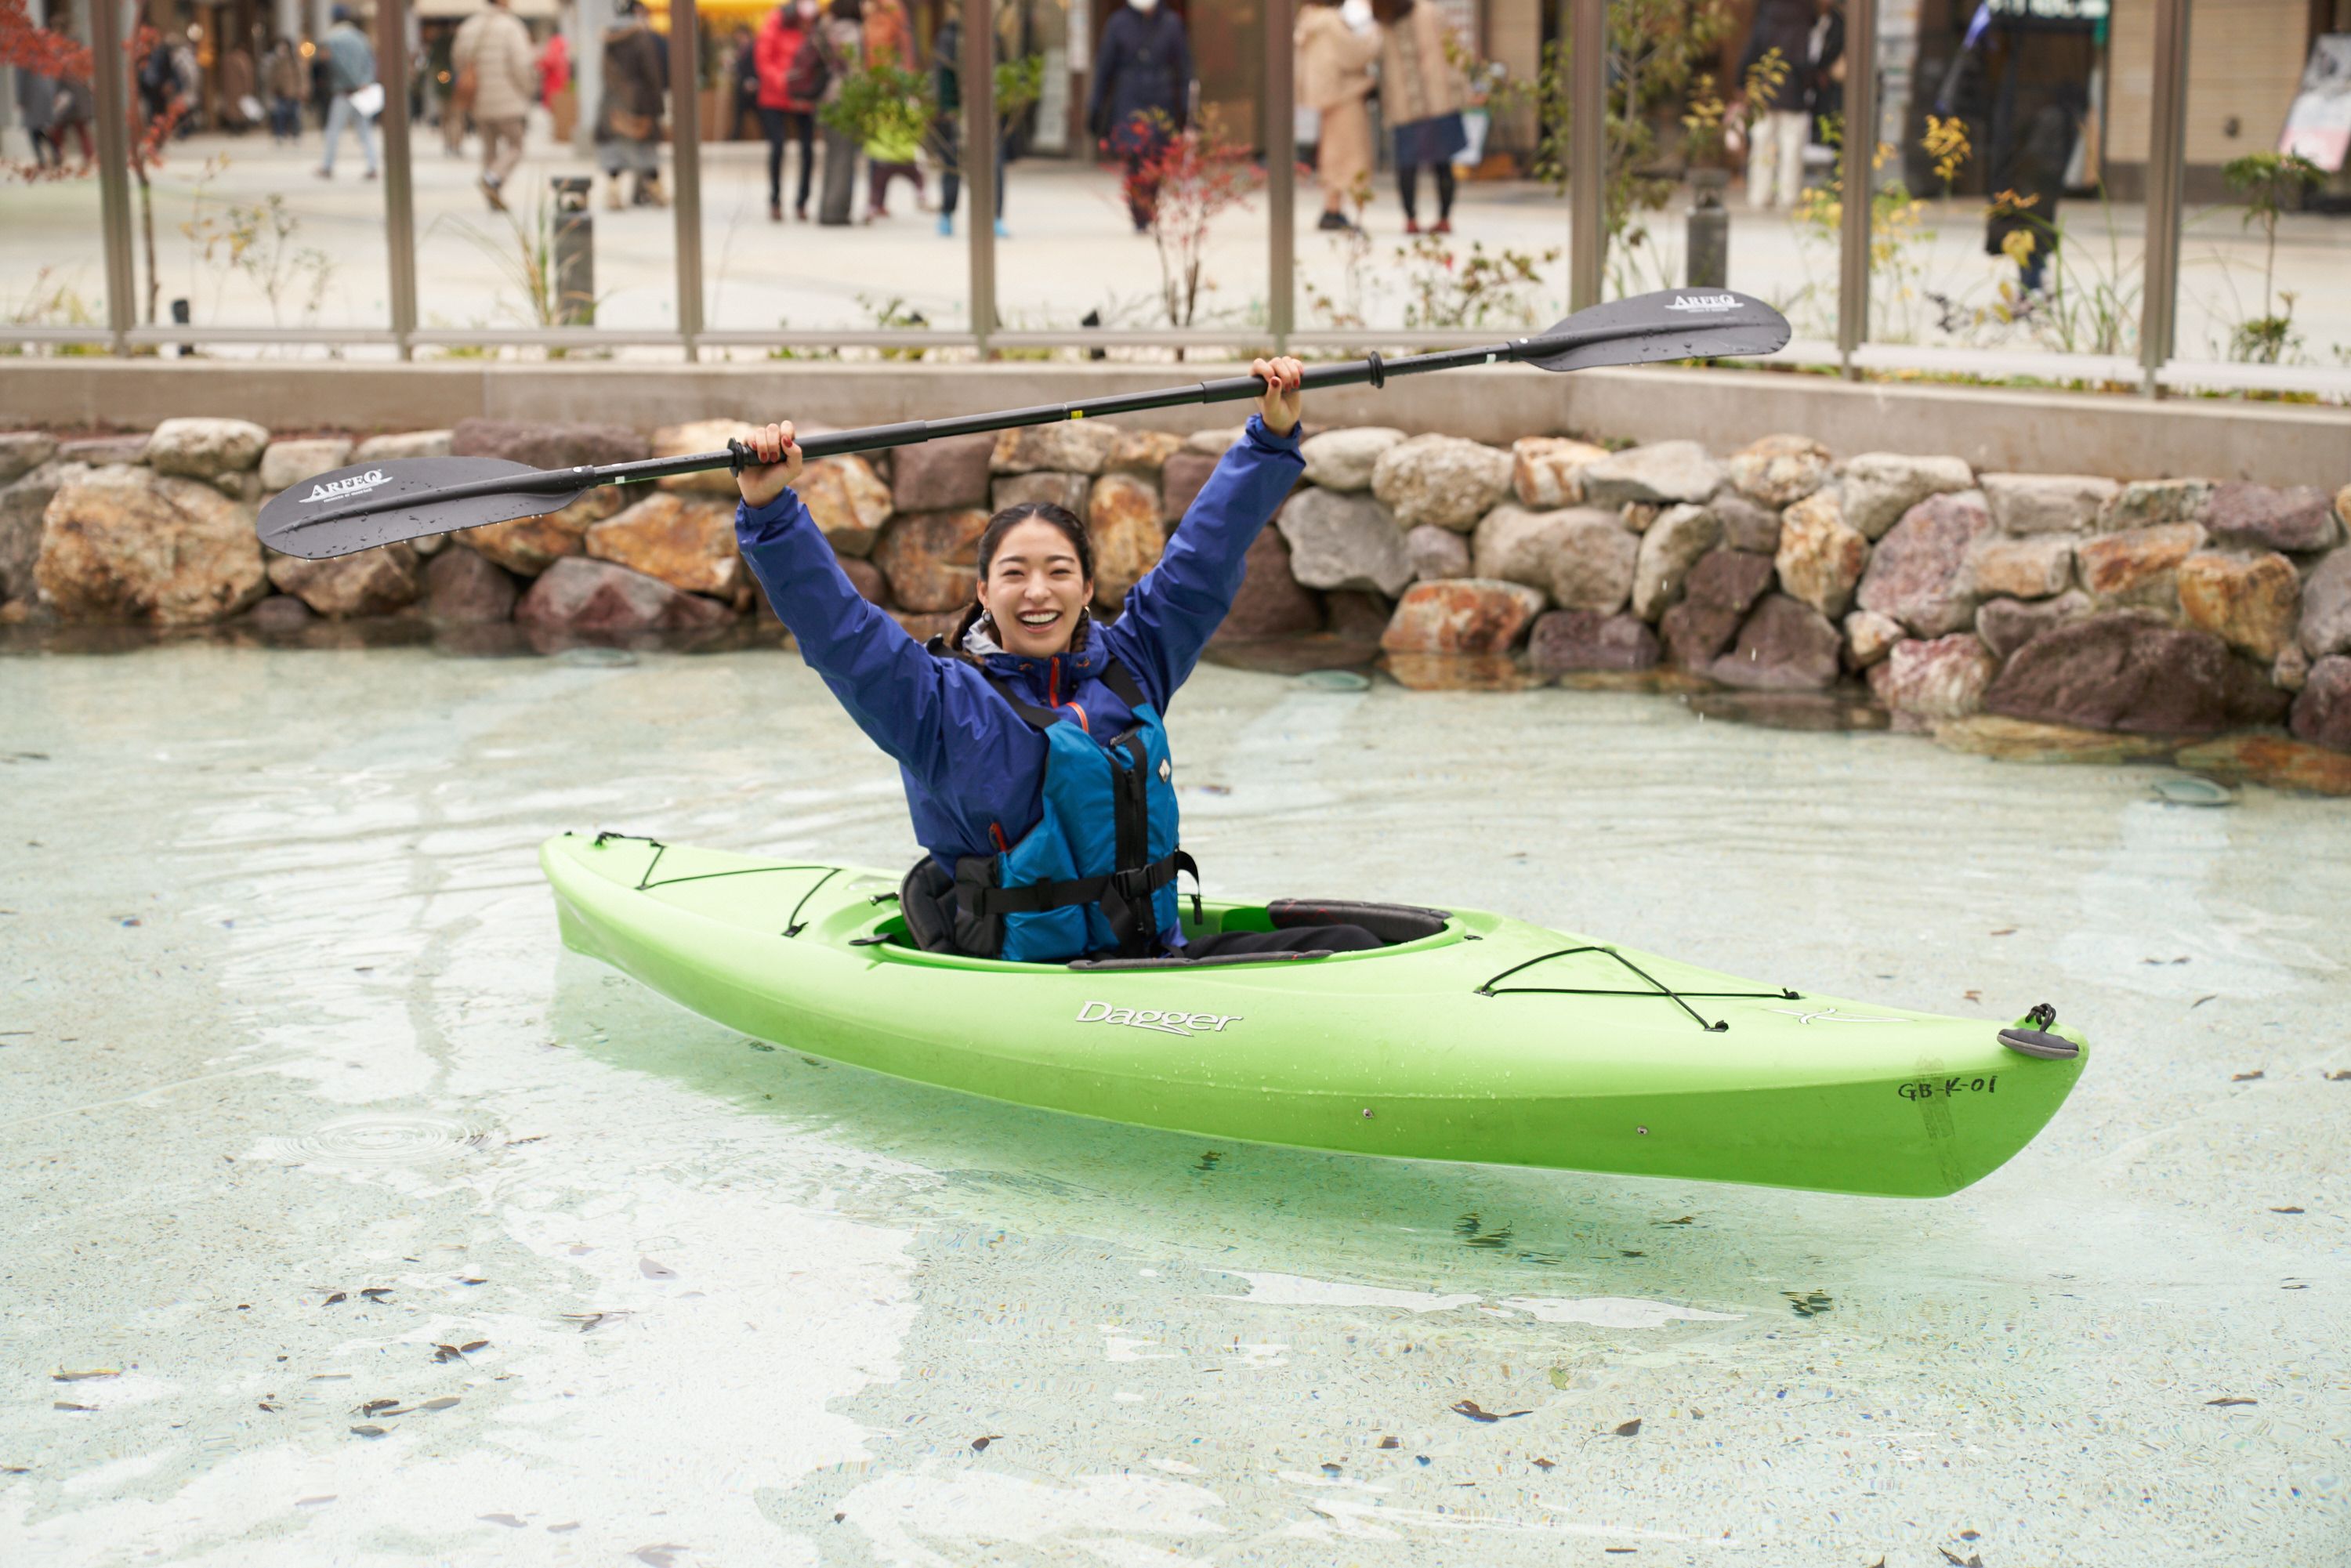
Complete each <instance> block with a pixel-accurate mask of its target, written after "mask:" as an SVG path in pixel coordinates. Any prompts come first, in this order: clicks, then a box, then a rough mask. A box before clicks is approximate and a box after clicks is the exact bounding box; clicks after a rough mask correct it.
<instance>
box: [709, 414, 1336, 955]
mask: <svg viewBox="0 0 2351 1568" xmlns="http://www.w3.org/2000/svg"><path fill="white" fill-rule="evenodd" d="M1305 466H1306V465H1305V462H1304V460H1303V459H1302V458H1301V457H1300V456H1299V455H1298V435H1297V432H1296V431H1295V430H1293V431H1291V433H1290V434H1289V435H1288V436H1277V435H1275V434H1273V433H1272V432H1271V431H1270V430H1268V429H1266V427H1265V424H1264V422H1263V421H1261V420H1260V419H1259V418H1258V417H1257V416H1255V415H1254V414H1252V415H1251V416H1250V418H1249V429H1248V433H1247V434H1245V435H1244V436H1243V437H1242V439H1241V440H1240V441H1239V442H1238V443H1236V444H1234V446H1233V448H1232V450H1231V451H1229V452H1228V453H1227V454H1226V455H1225V457H1224V460H1223V461H1222V462H1221V463H1219V464H1217V470H1216V472H1215V473H1214V474H1212V475H1211V476H1209V478H1208V482H1207V485H1205V486H1202V487H1201V490H1200V494H1199V497H1198V498H1197V499H1196V500H1195V501H1194V502H1193V503H1192V506H1191V509H1190V510H1189V511H1187V512H1186V513H1185V514H1184V517H1183V521H1182V522H1181V524H1180V525H1179V526H1178V527H1177V528H1175V532H1174V533H1173V534H1171V535H1170V536H1169V538H1168V541H1167V548H1166V550H1165V553H1164V554H1162V555H1161V557H1160V558H1159V563H1158V564H1157V565H1156V566H1155V567H1153V568H1152V569H1151V570H1150V571H1149V572H1147V573H1146V574H1144V578H1143V580H1142V581H1140V582H1138V583H1136V584H1135V585H1134V588H1133V589H1131V590H1129V591H1128V592H1127V596H1126V601H1125V603H1124V605H1123V606H1122V608H1121V611H1120V614H1119V618H1118V620H1117V621H1116V622H1114V623H1113V624H1110V625H1103V624H1102V623H1100V622H1095V623H1093V625H1092V628H1091V630H1090V632H1089V634H1088V636H1087V640H1086V645H1085V646H1084V647H1082V648H1079V649H1074V650H1072V651H1071V652H1069V653H1057V654H1055V655H1053V656H1052V657H1050V658H1046V659H1035V658H1029V657H1026V656H1024V655H1020V654H1015V653H990V654H987V655H986V656H985V659H984V661H983V663H982V664H978V665H975V664H970V663H968V662H967V661H965V660H962V659H942V658H940V657H938V656H937V655H936V654H934V653H929V652H927V651H926V650H925V648H924V647H923V645H922V644H921V643H917V642H915V641H914V638H913V637H911V636H909V635H908V634H907V633H906V632H905V631H904V628H902V627H900V626H899V625H898V623H897V622H894V621H893V620H892V619H891V618H890V617H889V616H888V615H887V614H886V613H884V612H883V611H881V610H879V609H877V608H876V607H875V606H874V605H873V604H872V601H869V600H867V599H866V598H865V597H864V595H862V594H861V593H859V592H858V591H857V587H856V585H855V584H854V583H852V582H851V581H850V580H849V578H848V576H847V574H846V573H844V572H843V571H842V570H841V564H840V562H839V561H838V560H837V559H835V558H834V556H833V552H832V546H831V543H829V542H828V541H827V540H826V538H825V537H824V535H823V533H822V531H821V530H820V529H819V528H817V526H816V524H815V522H814V520H813V519H811V518H810V517H809V515H808V508H807V507H805V506H803V505H802V504H801V502H800V499H799V497H798V496H797V495H795V494H794V493H793V492H791V491H790V490H789V489H788V490H786V491H784V492H783V493H782V494H781V495H779V496H778V497H776V498H775V499H774V500H773V501H771V502H769V503H768V505H767V506H765V507H758V508H757V509H754V508H752V507H749V506H747V505H743V504H740V503H738V504H737V507H736V511H735V536H736V539H737V543H739V544H740V546H741V547H742V551H743V559H744V560H745V561H746V562H747V564H748V565H749V566H750V568H751V572H752V575H753V576H755V577H757V578H758V580H759V586H760V587H761V588H762V589H763V590H764V591H766V593H767V595H768V603H769V604H770V605H772V606H774V608H775V612H776V614H777V616H778V618H779V619H781V620H782V622H783V623H784V624H785V625H786V626H787V627H789V629H790V631H791V633H792V636H793V637H794V639H795V640H797V641H798V643H799V647H800V653H801V656H802V657H803V658H804V659H806V660H807V661H808V664H809V665H810V668H812V669H814V670H815V671H816V672H817V674H819V675H820V676H821V677H822V678H823V680H824V683H825V685H828V686H830V687H831V688H832V693H833V695H835V696H837V697H838V698H840V699H841V706H843V707H845V708H847V709H848V710H849V716H850V717H852V719H854V720H856V721H857V726H858V727H859V728H861V729H862V730H863V731H864V732H865V733H866V734H867V735H868V736H869V737H872V740H873V743H874V744H875V745H877V746H879V747H881V748H882V749H883V750H884V751H886V752H888V753H889V754H890V755H891V756H892V757H893V758H896V759H897V762H898V766H899V769H900V771H901V773H902V774H903V776H904V779H905V785H906V805H907V809H908V810H909V811H910V812H911V814H912V815H913V818H914V837H915V839H916V841H919V842H920V843H921V844H922V846H923V847H924V848H925V850H927V851H929V852H930V853H931V854H932V856H933V857H934V858H935V859H936V860H937V862H939V865H940V867H941V868H942V869H943V870H944V871H946V873H947V874H948V875H949V876H953V875H954V874H955V869H956V861H957V860H958V859H960V858H962V857H964V856H967V855H994V854H1000V853H1002V852H1004V851H1006V850H1008V849H1009V848H1011V847H1012V846H1013V845H1016V844H1018V843H1019V842H1020V841H1021V840H1022V839H1023V838H1024V837H1025V836H1026V835H1027V834H1028V832H1029V830H1030V829H1031V828H1033V827H1035V826H1036V825H1037V823H1038V822H1039V821H1040V820H1041V819H1042V817H1043V814H1044V804H1043V792H1044V787H1045V762H1046V757H1047V754H1048V752H1049V750H1050V742H1049V740H1048V739H1047V737H1046V736H1045V735H1044V734H1043V733H1041V732H1040V731H1039V730H1038V729H1037V728H1035V727H1033V726H1031V725H1030V724H1029V722H1028V721H1027V720H1026V719H1024V718H1022V717H1021V716H1020V715H1019V713H1017V712H1015V711H1014V709H1013V707H1012V706H1011V704H1010V703H1008V702H1007V701H1005V700H1004V697H1003V696H1002V695H998V692H997V691H991V690H989V689H987V688H988V686H989V685H990V684H991V683H994V684H996V685H998V686H1000V687H1001V688H1002V689H1003V690H1004V691H1005V692H1006V693H1008V694H1010V695H1017V696H1018V697H1019V699H1020V700H1022V701H1025V702H1028V703H1030V704H1032V705H1034V706H1039V707H1045V708H1052V709H1056V710H1059V711H1061V712H1063V713H1065V714H1067V715H1069V716H1070V720H1073V721H1074V722H1075V723H1076V724H1077V725H1078V727H1080V728H1081V730H1082V731H1083V732H1084V733H1086V734H1088V735H1091V736H1093V737H1098V739H1101V740H1107V739H1109V738H1110V737H1113V736H1115V735H1117V734H1119V733H1120V732H1121V731H1123V730H1124V729H1126V728H1127V727H1128V726H1129V725H1130V723H1131V722H1132V719H1133V715H1132V713H1131V712H1130V710H1129V709H1128V707H1127V705H1126V704H1125V703H1124V702H1123V701H1121V700H1120V699H1119V697H1118V695H1117V694H1116V693H1114V692H1113V691H1112V690H1111V689H1110V687H1109V686H1108V685H1104V684H1103V682H1102V678H1101V674H1100V672H1101V671H1102V667H1103V665H1104V664H1106V663H1107V662H1108V661H1110V660H1112V659H1115V660H1116V661H1117V662H1118V663H1119V664H1123V666H1125V668H1126V670H1127V671H1128V672H1129V673H1130V674H1132V675H1133V676H1134V682H1135V685H1137V686H1139V687H1141V688H1142V692H1143V695H1144V697H1145V698H1146V699H1147V700H1148V702H1149V704H1150V706H1152V707H1153V708H1154V709H1155V710H1156V711H1157V712H1158V713H1159V714H1160V715H1162V716H1164V715H1165V713H1166V711H1167V705H1168V701H1169V699H1170V698H1171V697H1173V696H1174V695H1175V688H1176V687H1178V686H1180V685H1183V684H1184V682H1185V680H1186V678H1187V677H1188V676H1189V675H1190V674H1191V673H1192V669H1193V666H1194V665H1196V664H1198V663H1199V658H1200V650H1201V649H1202V648H1203V647H1205V646H1206V645H1207V641H1208V637H1209V635H1210V634H1211V633H1212V632H1215V631H1216V629H1217V626H1218V625H1219V624H1220V623H1221V622H1223V620H1224V618H1225V615H1226V612H1228V611H1229V610H1230V609H1231V608H1232V603H1233V596H1234V595H1235V594H1237V593H1238V592H1239V591H1240V586H1241V577H1242V558H1243V557H1244V556H1245V555H1246V554H1247V552H1248V550H1249V544H1250V542H1251V541H1252V540H1254V539H1255V538H1257V535H1258V532H1259V529H1261V528H1264V527H1265V524H1266V522H1267V520H1268V519H1269V518H1270V517H1272V516H1273V514H1274V511H1275V509H1276V508H1277V507H1280V505H1281V501H1282V498H1283V497H1285V496H1287V495H1288V494H1289V493H1290V487H1291V486H1293V485H1295V484H1296V483H1297V482H1298V476H1299V475H1300V474H1301V473H1302V472H1304V470H1305ZM1065 722H1068V721H1065ZM1060 727H1061V726H1060V725H1057V726H1055V728H1060ZM1170 825H1171V827H1172V825H1173V824H1170ZM1155 836H1156V835H1155ZM1160 936H1161V940H1162V941H1163V942H1164V943H1165V945H1166V946H1170V947H1178V946H1183V933H1182V932H1181V931H1180V930H1178V929H1175V923H1174V922H1172V921H1170V922H1169V925H1168V928H1167V929H1165V930H1164V931H1162V933H1161V934H1160ZM1072 956H1074V955H1072Z"/></svg>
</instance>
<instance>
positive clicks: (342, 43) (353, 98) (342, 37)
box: [319, 5, 383, 180]
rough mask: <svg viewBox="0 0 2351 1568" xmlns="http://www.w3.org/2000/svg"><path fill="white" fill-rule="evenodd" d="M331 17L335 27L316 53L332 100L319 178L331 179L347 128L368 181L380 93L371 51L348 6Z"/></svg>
mask: <svg viewBox="0 0 2351 1568" xmlns="http://www.w3.org/2000/svg"><path fill="white" fill-rule="evenodd" d="M334 17H335V25H334V26H331V27H329V28H328V29H327V47H325V48H324V49H322V50H320V51H319V52H320V53H321V54H323V55H325V56H326V57H327V73H328V74H327V80H328V85H329V87H330V88H331V89H332V90H333V92H334V95H335V96H334V97H333V99H330V100H329V102H328V105H327V155H326V159H325V161H324V162H321V163H320V164H319V178H320V179H321V180H331V179H333V178H334V177H335V151H336V149H337V148H339V147H340V146H341V145H342V141H343V130H344V128H345V127H346V126H348V127H350V129H351V130H353V131H356V132H357V133H358V135H359V139H360V152H364V153H366V154H367V177H368V178H369V179H371V180H372V179H374V178H375V177H376V164H375V136H374V133H373V130H372V127H373V125H374V123H375V116H376V112H377V110H381V108H382V107H383V89H382V87H381V85H379V84H378V82H377V81H376V79H375V49H374V47H373V46H371V44H369V42H368V40H367V35H366V34H365V33H362V32H360V29H359V25H358V23H356V22H355V21H353V20H352V17H351V8H350V6H348V5H338V6H336V7H335V10H334ZM371 99H372V102H371Z"/></svg>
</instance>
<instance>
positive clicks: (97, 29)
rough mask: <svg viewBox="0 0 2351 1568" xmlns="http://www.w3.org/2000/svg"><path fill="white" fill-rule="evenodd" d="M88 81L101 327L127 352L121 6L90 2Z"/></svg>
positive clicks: (131, 277)
mask: <svg viewBox="0 0 2351 1568" xmlns="http://www.w3.org/2000/svg"><path fill="white" fill-rule="evenodd" d="M89 38H90V72H91V76H92V78H93V79H92V80H91V82H90V89H91V96H92V97H93V98H94V99H96V102H97V109H96V111H95V112H96V113H97V115H98V201H99V225H100V227H101V230H102V233H103V237H104V239H105V241H106V325H107V328H108V329H109V330H110V331H111V332H112V333H113V334H114V352H116V353H117V354H127V353H129V352H130V351H131V343H130V340H129V339H128V337H127V336H126V334H127V333H129V332H130V330H131V328H133V327H135V326H137V325H138V324H139V279H138V275H137V272H136V270H135V268H134V264H133V262H132V260H131V105H130V103H129V102H128V101H127V99H128V96H129V95H128V92H127V89H126V85H125V84H126V83H127V82H128V80H129V76H130V72H129V69H128V68H127V67H126V66H125V64H124V63H123V57H122V6H121V5H120V3H119V0H98V3H97V4H96V5H91V6H90V16H89Z"/></svg>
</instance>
